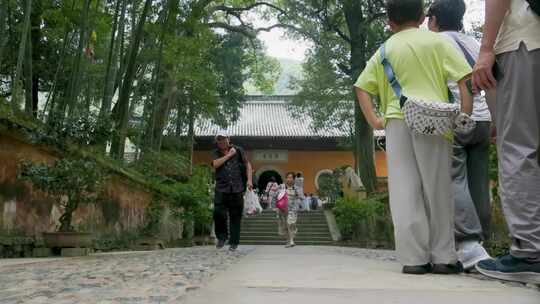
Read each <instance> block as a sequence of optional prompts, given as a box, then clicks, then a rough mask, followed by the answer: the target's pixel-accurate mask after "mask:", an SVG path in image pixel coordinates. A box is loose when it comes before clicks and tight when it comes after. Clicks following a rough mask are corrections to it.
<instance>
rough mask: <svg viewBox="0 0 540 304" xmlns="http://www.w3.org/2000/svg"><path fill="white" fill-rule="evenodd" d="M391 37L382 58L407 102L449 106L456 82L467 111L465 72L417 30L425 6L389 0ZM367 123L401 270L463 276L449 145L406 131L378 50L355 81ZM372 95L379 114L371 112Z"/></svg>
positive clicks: (444, 44) (453, 54) (458, 59)
mask: <svg viewBox="0 0 540 304" xmlns="http://www.w3.org/2000/svg"><path fill="white" fill-rule="evenodd" d="M386 4H387V13H388V19H389V25H390V27H391V29H392V31H393V32H394V35H393V36H392V37H390V38H389V39H388V40H387V41H386V43H385V45H386V58H387V59H388V60H389V62H390V63H391V64H392V66H393V69H394V72H395V74H396V77H397V79H398V80H399V83H400V85H401V87H402V90H403V95H404V96H407V97H409V98H418V99H422V100H431V101H440V102H445V101H446V102H448V87H447V82H448V81H449V80H452V81H455V82H457V83H458V87H459V92H460V97H461V98H460V100H461V110H462V112H465V113H467V114H471V112H472V97H471V95H470V93H469V91H468V89H467V85H466V78H467V77H468V76H469V75H470V73H471V67H470V66H469V64H468V63H467V61H466V60H465V59H464V58H463V56H462V55H461V54H459V52H458V51H457V50H456V49H455V48H454V47H453V46H452V45H451V44H450V43H449V42H448V41H447V40H445V39H444V38H443V37H441V36H440V35H438V34H435V33H431V32H429V31H427V30H420V29H419V26H420V25H421V24H422V23H423V22H424V19H425V15H424V12H423V9H424V1H422V0H388V1H387V3H386ZM355 87H356V92H357V95H358V100H359V102H360V106H361V108H362V112H363V113H364V115H365V117H366V119H367V121H368V122H369V124H370V125H371V126H372V127H373V128H375V129H383V128H384V129H385V130H386V148H387V162H388V188H389V192H390V208H391V210H392V219H393V222H394V229H395V235H396V250H397V253H398V257H399V260H400V262H401V263H402V264H403V265H404V266H403V273H408V274H424V273H428V272H433V273H440V274H451V273H459V272H462V271H463V267H462V265H461V263H460V262H459V261H458V257H457V254H456V249H455V244H454V201H453V197H452V186H451V185H452V180H451V176H450V163H451V145H450V142H449V141H448V140H447V139H445V138H443V137H442V136H429V135H420V134H416V133H412V131H411V130H410V129H409V128H408V127H407V125H406V124H405V121H404V120H403V113H402V112H401V109H400V106H399V99H398V97H397V96H396V95H395V93H394V91H393V90H392V87H391V86H390V83H389V82H388V79H387V77H386V75H385V73H384V70H383V65H382V64H381V58H380V54H379V51H377V52H376V53H375V54H374V55H373V57H372V58H371V59H370V60H369V61H368V62H367V64H366V68H365V69H364V71H363V72H362V73H361V75H360V77H359V78H358V80H357V82H356V83H355ZM372 96H378V101H379V106H380V107H379V108H380V111H381V113H382V115H383V116H382V117H379V116H378V115H377V114H376V113H375V110H374V106H373V99H372Z"/></svg>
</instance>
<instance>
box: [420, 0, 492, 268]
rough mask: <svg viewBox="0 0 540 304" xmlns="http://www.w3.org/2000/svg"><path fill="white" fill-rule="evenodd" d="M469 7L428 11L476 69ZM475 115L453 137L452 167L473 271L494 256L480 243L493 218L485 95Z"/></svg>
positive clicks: (459, 0)
mask: <svg viewBox="0 0 540 304" xmlns="http://www.w3.org/2000/svg"><path fill="white" fill-rule="evenodd" d="M465 11H466V5H465V1H463V0H436V1H435V2H433V4H432V5H431V6H430V8H429V10H428V13H427V17H428V18H429V19H428V20H429V23H428V27H429V29H430V30H431V31H433V32H438V33H440V34H441V35H442V36H443V37H445V38H446V39H447V40H448V41H449V42H450V43H451V44H452V45H453V46H454V47H455V48H456V49H457V50H458V51H459V52H460V53H462V54H463V57H464V58H465V59H467V61H468V62H469V64H470V65H471V67H472V66H474V64H475V62H476V60H477V59H478V54H479V52H480V43H479V42H478V41H477V40H476V39H475V38H474V37H472V36H470V35H467V34H464V33H461V31H462V30H463V16H464V15H465ZM448 87H449V89H450V92H451V93H452V95H453V96H454V97H453V99H454V100H456V99H457V98H459V90H458V86H457V83H456V82H455V81H450V82H448ZM457 103H460V102H457ZM471 117H472V118H473V119H474V120H475V121H476V128H475V129H474V130H473V131H472V132H470V133H467V134H461V133H456V134H455V135H454V143H453V155H452V170H451V172H452V187H453V193H454V201H455V207H454V209H455V217H454V224H455V229H454V231H455V237H456V242H457V244H456V249H457V253H458V257H459V260H460V261H461V263H462V264H463V268H465V269H471V268H473V267H474V266H475V265H476V263H478V262H480V261H482V260H485V259H488V258H490V256H489V254H488V253H487V252H486V250H485V249H484V247H483V246H482V245H481V242H482V241H483V240H485V239H487V238H488V236H489V226H490V222H491V203H490V201H491V198H490V187H489V145H490V133H491V114H490V111H489V108H488V104H487V102H486V98H485V97H484V96H483V95H481V94H476V95H474V102H473V112H472V115H471Z"/></svg>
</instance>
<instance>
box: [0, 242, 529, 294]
mask: <svg viewBox="0 0 540 304" xmlns="http://www.w3.org/2000/svg"><path fill="white" fill-rule="evenodd" d="M399 271H400V266H399V264H398V263H397V262H396V261H395V257H394V254H393V252H391V251H376V250H363V249H353V248H340V247H302V246H300V247H295V248H292V249H285V248H283V247H282V246H258V247H253V246H241V250H240V251H239V252H237V253H233V254H231V253H229V252H227V251H226V250H219V251H218V250H216V249H214V248H213V247H199V248H187V249H168V250H163V251H155V252H130V253H112V254H98V255H93V256H90V257H84V258H56V259H19V260H14V259H4V260H2V259H0V303H1V304H8V303H9V304H12V303H13V304H15V303H17V304H18V303H43V304H49V303H55V304H67V303H70V304H71V303H73V304H75V303H77V304H96V303H97V304H105V303H110V304H113V303H114V304H118V303H122V304H123V303H126V304H128V303H145V304H146V303H187V304H244V303H246V304H247V303H249V304H254V303H256V304H267V303H268V304H270V303H271V304H288V303H294V304H319V303H325V304H328V303H331V304H344V303H354V304H357V303H376V304H386V303H392V304H396V303H397V304H399V303H407V304H424V303H429V304H434V303H435V304H446V303H451V304H468V303H473V304H482V303H489V304H497V303H504V304H508V303H512V304H529V303H531V304H533V303H534V304H539V303H540V291H539V290H538V289H534V290H533V289H532V288H524V287H522V286H518V285H515V284H513V285H512V284H511V285H508V284H502V283H500V282H494V281H490V280H481V279H479V278H482V277H480V276H479V277H478V278H475V277H470V276H465V275H460V276H436V275H427V276H406V275H402V274H400V273H399Z"/></svg>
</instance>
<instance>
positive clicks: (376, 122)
mask: <svg viewBox="0 0 540 304" xmlns="http://www.w3.org/2000/svg"><path fill="white" fill-rule="evenodd" d="M354 89H355V91H356V96H357V97H358V103H359V104H360V108H361V109H362V113H364V116H365V117H366V120H367V122H368V123H369V125H370V126H371V127H372V128H373V129H376V130H381V129H384V119H383V118H381V117H378V116H377V114H375V107H374V106H373V99H372V98H371V95H369V93H368V92H366V91H364V90H362V89H360V88H358V87H355V88H354Z"/></svg>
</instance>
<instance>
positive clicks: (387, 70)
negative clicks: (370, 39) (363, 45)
mask: <svg viewBox="0 0 540 304" xmlns="http://www.w3.org/2000/svg"><path fill="white" fill-rule="evenodd" d="M379 53H380V55H381V64H382V65H383V70H384V74H385V75H386V78H388V82H390V86H391V87H392V90H394V93H395V94H396V97H397V98H399V106H400V107H401V108H403V105H404V104H405V102H406V101H407V97H405V96H403V92H402V91H403V90H402V88H401V85H400V84H399V81H398V79H397V77H396V73H395V72H394V69H393V68H392V64H390V61H388V58H386V43H384V44H383V45H382V46H381V48H380V49H379Z"/></svg>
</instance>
